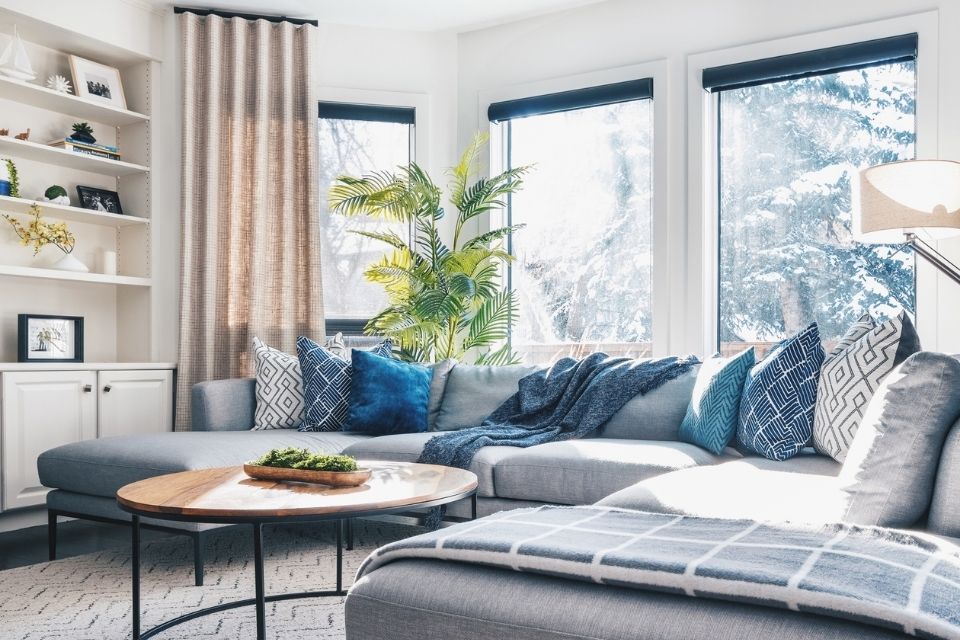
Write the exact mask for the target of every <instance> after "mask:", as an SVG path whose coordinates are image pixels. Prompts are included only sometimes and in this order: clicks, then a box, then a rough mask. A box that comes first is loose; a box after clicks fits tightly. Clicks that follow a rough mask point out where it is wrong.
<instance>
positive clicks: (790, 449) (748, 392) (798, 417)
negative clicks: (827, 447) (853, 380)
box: [737, 323, 824, 460]
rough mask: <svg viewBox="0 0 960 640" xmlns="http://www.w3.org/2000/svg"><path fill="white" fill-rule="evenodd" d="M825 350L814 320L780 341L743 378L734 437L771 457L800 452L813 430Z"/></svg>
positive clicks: (742, 445)
mask: <svg viewBox="0 0 960 640" xmlns="http://www.w3.org/2000/svg"><path fill="white" fill-rule="evenodd" d="M823 359H824V352H823V347H822V346H821V345H820V332H819V331H818V330H817V323H813V324H811V325H810V326H809V327H807V328H806V329H804V330H803V331H801V332H800V333H798V334H797V335H796V336H794V337H792V338H790V339H789V340H785V341H784V342H782V343H780V344H779V345H778V346H777V347H776V348H775V349H774V350H773V351H771V352H770V353H769V354H768V355H767V357H766V358H764V359H763V360H762V361H761V362H760V364H758V365H757V366H755V367H754V368H753V369H752V370H751V371H750V373H749V375H748V376H747V381H746V383H745V384H744V387H743V396H742V397H741V398H740V423H739V425H738V427H737V441H738V443H739V444H740V446H741V447H743V448H744V449H746V450H747V451H749V452H752V453H757V454H759V455H762V456H763V457H765V458H769V459H770V460H787V459H788V458H792V457H793V456H795V455H797V454H798V453H800V450H801V449H803V448H804V447H805V446H806V445H807V443H808V442H810V438H811V436H812V434H813V411H814V407H815V406H816V402H817V381H818V380H819V377H820V365H822V364H823Z"/></svg>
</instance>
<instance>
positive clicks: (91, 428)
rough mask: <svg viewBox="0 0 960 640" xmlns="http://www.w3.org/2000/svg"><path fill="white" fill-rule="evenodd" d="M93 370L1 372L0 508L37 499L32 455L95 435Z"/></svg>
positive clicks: (39, 501) (40, 500) (38, 488)
mask: <svg viewBox="0 0 960 640" xmlns="http://www.w3.org/2000/svg"><path fill="white" fill-rule="evenodd" d="M96 385H97V374H96V373H95V372H93V371H43V372H29V373H27V372H16V373H4V374H3V455H2V460H3V466H2V471H3V474H2V475H3V509H4V510H7V509H16V508H18V507H29V506H32V505H37V504H43V502H44V496H45V495H46V493H47V489H45V488H44V487H42V486H41V485H40V478H39V477H38V476H37V456H38V455H40V454H41V453H43V452H44V451H46V450H47V449H50V448H52V447H58V446H60V445H63V444H68V443H70V442H78V441H80V440H87V439H90V438H95V437H96V436H97V394H96V393H95V390H96Z"/></svg>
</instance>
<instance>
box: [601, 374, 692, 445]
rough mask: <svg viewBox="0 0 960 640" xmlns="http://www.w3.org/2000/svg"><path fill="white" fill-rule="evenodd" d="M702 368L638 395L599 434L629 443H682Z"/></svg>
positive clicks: (602, 436) (614, 415)
mask: <svg viewBox="0 0 960 640" xmlns="http://www.w3.org/2000/svg"><path fill="white" fill-rule="evenodd" d="M698 371H700V365H697V366H695V367H691V368H690V370H689V371H687V372H686V373H684V374H683V375H681V376H678V377H676V378H674V379H673V380H669V381H667V382H665V383H663V384H662V385H661V386H659V387H657V388H656V389H654V390H653V391H651V392H650V393H647V394H642V395H640V394H638V395H636V396H634V397H633V398H631V399H630V401H629V402H627V404H625V405H623V407H622V408H621V409H620V410H619V411H617V412H616V413H615V414H613V417H612V418H610V420H608V421H607V424H605V425H604V426H603V428H602V429H601V430H600V437H601V438H625V439H629V440H679V439H680V424H681V423H682V422H683V418H684V416H685V415H687V407H689V406H690V398H691V397H692V396H693V387H694V385H696V384H697V372H698Z"/></svg>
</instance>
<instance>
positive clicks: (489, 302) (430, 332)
mask: <svg viewBox="0 0 960 640" xmlns="http://www.w3.org/2000/svg"><path fill="white" fill-rule="evenodd" d="M485 142H486V136H482V135H479V136H477V137H476V138H475V139H474V140H473V142H472V144H471V145H470V146H469V148H468V149H467V150H466V151H465V152H464V153H463V155H462V156H461V158H460V161H459V163H457V165H456V166H455V167H452V168H451V169H450V172H449V173H450V185H449V187H450V202H451V203H452V204H453V205H454V206H455V207H456V209H457V218H456V220H455V222H454V228H453V239H452V240H453V241H452V243H451V244H447V243H445V242H444V241H443V240H442V239H441V237H440V231H439V228H438V223H439V221H440V220H441V219H442V218H443V216H444V210H443V206H442V204H441V202H442V193H441V190H440V188H439V187H438V186H437V185H436V184H435V183H434V182H433V180H431V178H430V176H429V175H427V173H426V172H425V171H424V170H423V169H422V168H421V167H420V166H419V165H417V164H415V163H411V164H410V165H408V166H404V167H399V168H398V169H397V171H395V172H389V171H383V172H376V173H371V174H368V175H364V176H362V177H359V178H357V177H351V176H341V177H339V178H337V180H336V182H335V183H334V185H333V186H332V187H331V189H330V208H331V210H332V211H334V212H335V213H339V214H342V215H346V216H361V215H362V216H371V217H374V218H378V219H381V220H388V221H396V222H404V223H407V224H410V225H411V226H412V228H413V229H414V240H413V241H408V240H407V239H405V238H402V237H400V236H399V235H398V234H396V233H394V232H391V231H384V232H371V231H353V233H357V234H360V235H362V236H365V237H368V238H372V239H374V240H378V241H380V242H383V243H384V244H386V245H388V246H389V247H390V248H391V249H390V251H389V252H388V253H387V254H386V255H384V257H383V258H382V259H381V260H379V261H378V262H376V263H374V264H372V265H370V266H369V267H368V268H367V270H366V271H365V272H364V276H365V277H366V278H367V280H369V281H370V282H375V283H378V284H380V285H382V286H383V287H384V289H385V290H386V293H387V297H388V301H389V302H388V305H387V307H386V308H385V309H384V310H383V311H381V312H380V313H378V314H377V315H376V316H374V317H373V318H372V319H371V320H370V321H369V322H368V323H367V325H366V329H365V330H366V333H368V334H373V335H383V336H386V337H389V338H391V339H392V340H393V342H394V344H395V345H397V347H398V349H399V355H400V357H401V358H402V359H404V360H407V361H411V362H439V361H440V360H443V359H446V358H457V359H458V360H465V359H472V360H473V361H474V362H475V363H477V364H497V365H502V364H513V363H516V362H519V357H518V356H517V354H516V353H514V351H513V350H512V349H511V347H510V344H509V343H508V342H507V338H508V336H509V333H510V327H511V324H512V322H513V319H514V318H516V316H517V299H516V295H515V292H514V291H512V290H509V289H505V288H504V287H503V286H502V280H501V274H502V269H503V268H504V267H505V265H506V263H507V262H508V261H509V260H511V256H510V254H509V253H508V252H507V251H506V249H505V248H504V246H503V241H504V240H505V239H506V238H507V236H509V235H510V234H511V233H512V232H514V231H517V230H518V229H520V228H521V227H522V226H523V225H513V226H505V227H500V228H497V229H492V230H490V231H487V232H486V233H482V234H480V235H478V236H476V237H473V238H469V239H465V238H464V235H465V233H464V227H465V226H466V225H467V224H468V223H469V222H470V221H472V220H474V219H475V218H476V217H477V216H480V215H482V214H488V213H490V212H492V211H495V210H497V209H501V208H502V207H503V206H504V204H505V198H506V196H507V195H508V194H511V193H513V192H515V191H517V190H518V189H520V187H521V186H522V176H523V174H524V173H526V172H527V171H528V170H529V167H517V168H514V169H510V170H508V171H504V172H503V173H501V174H499V175H497V176H494V177H491V178H479V179H477V180H476V181H473V182H472V183H471V180H472V178H473V177H474V175H475V165H476V163H477V159H478V156H479V154H480V151H481V149H482V148H483V145H484V144H485Z"/></svg>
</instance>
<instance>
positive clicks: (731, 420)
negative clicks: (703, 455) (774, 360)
mask: <svg viewBox="0 0 960 640" xmlns="http://www.w3.org/2000/svg"><path fill="white" fill-rule="evenodd" d="M754 364H755V360H754V355H753V347H750V348H749V349H746V350H744V351H743V352H741V353H739V354H737V355H735V356H733V357H732V358H721V357H719V356H715V357H713V358H710V359H709V360H707V361H706V362H704V363H703V366H702V367H700V372H699V373H698V374H697V384H696V385H695V386H694V388H693V396H692V397H691V398H690V405H689V406H688V407H687V414H686V415H685V416H684V417H683V422H682V423H681V424H680V434H679V439H680V440H681V441H683V442H689V443H690V444H695V445H697V446H698V447H703V448H704V449H706V450H707V451H709V452H710V453H713V454H717V455H719V454H720V453H721V452H723V450H724V449H726V447H727V445H728V444H730V441H731V440H733V436H734V435H735V434H736V433H737V420H738V419H739V417H740V397H741V396H742V395H743V382H744V380H746V378H747V373H748V372H749V371H750V368H751V367H753V365H754Z"/></svg>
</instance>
